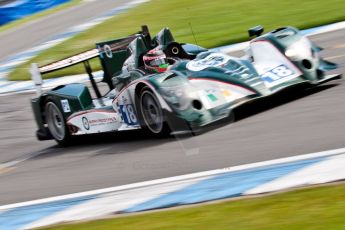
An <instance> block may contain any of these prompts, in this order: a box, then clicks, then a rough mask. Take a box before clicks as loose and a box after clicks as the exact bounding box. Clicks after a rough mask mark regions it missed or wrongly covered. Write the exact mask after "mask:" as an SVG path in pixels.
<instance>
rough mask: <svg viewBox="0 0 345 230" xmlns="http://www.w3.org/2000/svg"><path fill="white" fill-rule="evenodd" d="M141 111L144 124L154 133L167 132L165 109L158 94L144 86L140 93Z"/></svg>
mask: <svg viewBox="0 0 345 230" xmlns="http://www.w3.org/2000/svg"><path fill="white" fill-rule="evenodd" d="M140 112H141V117H142V119H143V123H144V126H145V127H146V128H147V129H148V130H149V131H150V132H151V133H153V134H156V135H157V134H160V135H161V134H166V133H167V132H168V127H167V124H166V121H165V119H164V111H163V109H162V107H161V105H160V103H159V100H158V98H157V97H156V95H155V94H154V93H153V92H152V91H151V90H150V89H149V88H148V87H144V88H143V89H142V90H141V93H140Z"/></svg>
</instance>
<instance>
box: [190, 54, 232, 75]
mask: <svg viewBox="0 0 345 230" xmlns="http://www.w3.org/2000/svg"><path fill="white" fill-rule="evenodd" d="M229 60H230V56H228V55H226V54H223V53H211V54H210V55H208V56H206V57H205V58H203V59H201V60H192V61H189V62H188V63H187V66H186V67H187V69H189V70H192V71H200V70H203V69H206V68H207V67H212V66H213V67H217V66H224V65H225V64H226V63H227V62H228V61H229Z"/></svg>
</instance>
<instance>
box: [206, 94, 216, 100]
mask: <svg viewBox="0 0 345 230" xmlns="http://www.w3.org/2000/svg"><path fill="white" fill-rule="evenodd" d="M207 97H208V99H209V100H210V101H212V102H215V101H218V98H217V97H216V95H214V94H212V93H210V94H207Z"/></svg>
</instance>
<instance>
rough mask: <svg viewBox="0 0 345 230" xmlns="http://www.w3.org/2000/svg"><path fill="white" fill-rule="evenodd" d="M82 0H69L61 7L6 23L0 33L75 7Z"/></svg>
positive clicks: (0, 28) (0, 27)
mask: <svg viewBox="0 0 345 230" xmlns="http://www.w3.org/2000/svg"><path fill="white" fill-rule="evenodd" d="M81 1H82V0H71V1H69V2H67V3H64V4H61V5H58V6H55V7H52V8H50V9H48V10H44V11H41V12H38V13H36V14H33V15H30V16H27V17H24V18H21V19H18V20H15V21H12V22H10V23H7V24H5V25H3V26H0V33H1V32H4V31H6V30H9V29H12V28H15V27H18V26H20V25H23V24H25V23H27V22H30V21H34V20H36V19H39V18H41V17H44V16H46V15H49V14H52V13H55V12H57V11H60V10H62V9H65V8H68V7H71V6H74V5H77V4H79V3H80V2H81Z"/></svg>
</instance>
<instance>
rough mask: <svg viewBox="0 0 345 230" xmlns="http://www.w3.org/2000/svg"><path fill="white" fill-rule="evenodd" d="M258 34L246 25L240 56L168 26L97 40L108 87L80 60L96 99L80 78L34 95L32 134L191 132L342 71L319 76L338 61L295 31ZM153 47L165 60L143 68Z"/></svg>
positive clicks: (63, 139) (60, 138)
mask: <svg viewBox="0 0 345 230" xmlns="http://www.w3.org/2000/svg"><path fill="white" fill-rule="evenodd" d="M262 32H263V28H262V27H260V26H257V27H254V28H252V29H250V30H249V34H250V36H256V37H255V38H254V39H252V40H251V41H250V44H249V47H248V48H247V50H246V53H247V54H246V55H245V56H244V57H243V58H236V57H232V56H229V55H228V54H225V53H220V52H213V51H212V50H207V49H205V48H202V47H199V46H197V45H192V44H184V43H178V42H176V41H175V40H174V38H173V36H172V34H171V32H170V31H169V29H167V28H164V29H163V30H162V31H161V32H160V33H158V35H157V36H155V37H154V38H152V39H151V36H150V33H149V32H148V29H147V27H143V31H141V32H139V33H137V34H134V35H131V36H128V37H126V38H121V39H116V40H113V41H108V42H102V43H98V44H97V52H96V53H95V52H94V51H93V56H92V57H94V56H98V57H99V58H100V60H101V63H102V66H103V70H104V77H103V81H104V82H106V83H108V85H109V92H108V93H107V94H105V95H101V94H100V92H99V90H98V87H97V83H96V81H95V79H94V78H93V75H92V71H91V69H90V67H89V65H88V63H87V62H86V64H85V66H86V70H87V72H88V74H89V76H90V80H91V83H92V86H93V89H94V90H95V93H96V95H97V97H96V98H92V97H91V94H90V92H89V89H88V87H87V86H86V85H84V84H68V85H61V86H58V87H56V88H54V89H52V90H49V91H47V92H44V93H42V94H40V95H39V96H38V97H36V98H33V99H32V107H33V111H34V115H35V119H36V122H37V124H38V128H39V129H38V131H37V136H38V138H39V139H40V140H45V139H51V138H54V139H55V140H56V141H57V142H58V143H60V144H67V143H69V142H70V140H71V138H72V137H73V136H75V135H85V134H94V133H103V132H117V131H123V130H135V129H147V130H148V131H150V132H152V133H154V134H155V135H163V134H166V133H177V132H181V131H182V132H184V131H190V130H193V129H199V128H201V127H203V126H205V125H206V124H210V123H212V122H215V121H217V120H219V119H222V118H226V117H228V116H231V113H232V109H233V108H235V107H237V106H239V105H241V104H243V103H246V102H249V101H251V100H253V99H257V98H262V97H266V96H269V95H272V94H274V93H276V92H278V91H281V90H283V89H285V88H288V87H291V86H295V85H297V84H305V85H306V86H307V87H309V86H316V85H318V84H320V83H324V82H327V81H330V80H333V79H339V78H340V77H341V75H340V74H334V75H326V74H325V71H328V70H333V69H335V68H336V65H335V64H333V63H330V62H327V61H325V60H323V59H322V58H320V57H319V55H318V52H319V51H320V50H321V49H320V48H319V47H317V46H316V45H315V44H313V43H312V42H311V41H309V40H308V39H307V38H306V37H303V36H302V35H301V34H300V33H299V31H298V30H297V29H295V28H292V27H284V28H279V29H276V30H274V31H271V32H269V33H266V34H264V35H261V34H262ZM152 49H154V50H162V51H163V52H164V55H165V57H166V58H167V59H169V60H170V62H168V63H169V67H168V68H167V70H166V71H164V72H163V71H162V72H158V73H153V72H148V71H146V69H145V66H144V62H143V57H144V56H145V55H146V54H147V53H148V52H150V51H151V50H152ZM87 52H89V53H90V52H91V53H92V51H87ZM84 56H85V55H83V54H79V59H81V61H85V60H87V58H85V57H84ZM70 59H71V60H72V62H73V60H74V59H75V58H74V59H73V58H70ZM171 60H172V61H171ZM66 63H67V64H66ZM73 64H74V63H73ZM65 65H68V62H66V60H65V61H64V60H63V61H59V62H56V63H52V64H50V65H48V66H45V67H41V68H40V72H41V73H46V72H49V71H52V70H53V69H59V68H63V67H65ZM59 66H60V67H59Z"/></svg>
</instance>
